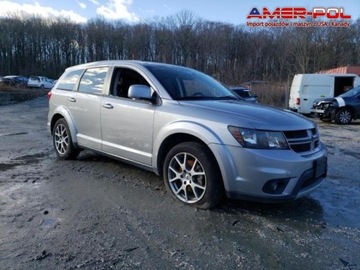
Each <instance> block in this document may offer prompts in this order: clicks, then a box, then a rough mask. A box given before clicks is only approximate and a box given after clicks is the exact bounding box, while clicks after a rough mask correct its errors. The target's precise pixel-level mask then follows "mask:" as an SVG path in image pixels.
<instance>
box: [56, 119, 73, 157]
mask: <svg viewBox="0 0 360 270" xmlns="http://www.w3.org/2000/svg"><path fill="white" fill-rule="evenodd" d="M53 143H54V148H55V152H56V154H57V155H58V157H59V158H61V159H75V158H76V157H77V156H78V155H79V152H80V151H79V149H77V148H75V146H74V144H73V142H72V139H71V134H70V129H69V126H68V124H67V123H66V121H65V119H63V118H61V119H59V120H57V121H56V123H55V126H54V129H53Z"/></svg>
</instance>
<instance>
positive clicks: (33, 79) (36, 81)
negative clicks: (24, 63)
mask: <svg viewBox="0 0 360 270" xmlns="http://www.w3.org/2000/svg"><path fill="white" fill-rule="evenodd" d="M27 86H28V87H30V88H41V89H51V88H52V87H53V86H54V83H53V80H51V79H49V78H46V77H44V76H30V78H29V81H28V83H27Z"/></svg>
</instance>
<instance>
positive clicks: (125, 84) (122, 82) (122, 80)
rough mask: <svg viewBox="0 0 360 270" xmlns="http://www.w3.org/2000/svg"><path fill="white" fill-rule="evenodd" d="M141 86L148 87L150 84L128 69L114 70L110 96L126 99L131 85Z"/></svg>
mask: <svg viewBox="0 0 360 270" xmlns="http://www.w3.org/2000/svg"><path fill="white" fill-rule="evenodd" d="M134 84H141V85H146V86H149V87H150V84H149V83H148V82H147V81H146V80H145V78H144V77H143V76H141V75H140V74H139V73H138V72H136V71H135V70H132V69H128V68H116V69H115V70H114V73H113V78H112V84H111V94H112V95H113V96H116V97H122V98H128V92H129V88H130V86H131V85H134Z"/></svg>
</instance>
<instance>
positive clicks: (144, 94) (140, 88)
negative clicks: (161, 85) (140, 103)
mask: <svg viewBox="0 0 360 270" xmlns="http://www.w3.org/2000/svg"><path fill="white" fill-rule="evenodd" d="M128 97H129V98H132V99H135V100H147V101H150V102H151V103H156V99H157V98H156V97H157V95H156V92H155V91H153V90H152V89H151V88H150V87H149V86H147V85H142V84H133V85H131V86H130V87H129V92H128Z"/></svg>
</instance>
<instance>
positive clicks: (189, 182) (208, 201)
mask: <svg viewBox="0 0 360 270" xmlns="http://www.w3.org/2000/svg"><path fill="white" fill-rule="evenodd" d="M163 176H164V182H165V186H166V188H167V190H168V191H169V192H170V193H171V195H172V196H173V197H174V198H175V199H176V200H179V201H181V202H183V203H184V204H187V205H191V206H194V207H197V208H201V209H210V208H213V207H215V206H216V205H217V204H219V202H220V201H221V200H222V198H223V196H224V187H223V183H222V179H221V174H220V170H219V168H218V164H217V162H216V160H215V158H214V156H213V154H212V153H211V151H210V150H209V149H208V148H207V147H206V146H205V145H203V144H201V143H198V142H184V143H180V144H178V145H176V146H175V147H173V148H172V149H171V150H170V151H169V153H168V154H167V155H166V158H165V162H164V168H163Z"/></svg>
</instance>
